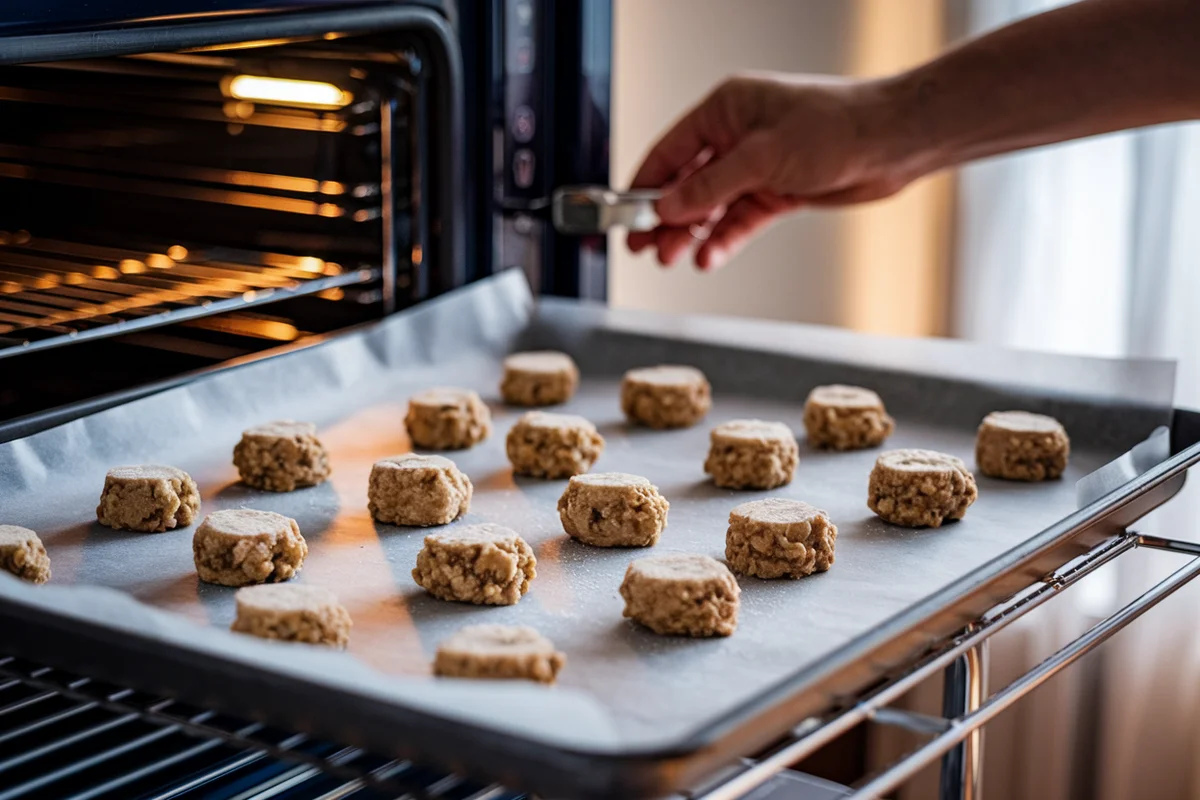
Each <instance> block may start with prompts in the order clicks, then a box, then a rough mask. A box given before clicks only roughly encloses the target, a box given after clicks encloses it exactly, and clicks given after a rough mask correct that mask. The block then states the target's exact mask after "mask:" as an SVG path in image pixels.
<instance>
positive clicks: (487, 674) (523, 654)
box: [433, 625, 567, 683]
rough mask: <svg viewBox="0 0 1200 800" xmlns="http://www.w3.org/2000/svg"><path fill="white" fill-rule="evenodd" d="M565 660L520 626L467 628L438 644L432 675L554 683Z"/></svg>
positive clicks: (540, 638) (549, 645)
mask: <svg viewBox="0 0 1200 800" xmlns="http://www.w3.org/2000/svg"><path fill="white" fill-rule="evenodd" d="M565 663H567V657H566V656H565V655H563V654H562V653H560V652H558V651H557V650H555V649H554V643H553V642H551V641H550V640H549V639H547V638H546V637H545V636H542V635H541V634H540V633H538V632H537V631H535V630H534V629H533V628H527V627H525V626H523V625H468V626H467V627H465V628H462V629H461V630H459V631H457V632H456V633H454V634H453V635H452V636H450V638H448V639H446V640H445V641H444V642H442V643H441V644H440V645H438V650H437V657H436V658H435V659H434V662H433V674H434V675H441V676H443V677H447V678H491V679H495V678H517V679H523V680H529V681H537V682H539V683H554V679H555V678H556V677H558V672H559V670H561V669H562V668H563V664H565Z"/></svg>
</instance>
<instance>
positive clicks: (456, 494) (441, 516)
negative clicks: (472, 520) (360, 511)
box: [367, 453, 473, 527]
mask: <svg viewBox="0 0 1200 800" xmlns="http://www.w3.org/2000/svg"><path fill="white" fill-rule="evenodd" d="M472 491H473V487H472V486H471V479H470V478H468V477H467V476H466V475H464V474H463V473H462V472H461V471H459V469H458V467H457V466H455V464H454V462H453V461H451V460H450V459H448V458H445V457H443V456H432V455H430V456H423V455H418V454H416V453H407V454H405V455H402V456H392V457H391V458H385V459H383V460H382V461H376V462H375V466H373V467H371V478H370V480H369V481H368V483H367V498H368V502H367V508H369V509H370V511H371V516H372V517H374V518H375V519H377V520H379V521H380V522H390V523H391V524H393V525H416V526H422V527H423V526H426V525H445V524H446V523H447V522H453V521H454V520H456V519H458V518H459V517H461V516H462V515H463V514H465V513H467V511H468V510H469V509H470V508H471V492H472Z"/></svg>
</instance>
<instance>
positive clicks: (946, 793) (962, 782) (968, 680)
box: [876, 639, 989, 800]
mask: <svg viewBox="0 0 1200 800" xmlns="http://www.w3.org/2000/svg"><path fill="white" fill-rule="evenodd" d="M988 644H989V641H988V640H987V639H985V640H984V641H982V642H980V643H979V644H978V645H976V646H975V647H972V648H971V649H970V650H968V651H967V652H965V653H963V654H962V655H961V656H959V657H958V658H956V659H955V660H954V661H953V662H951V664H950V666H948V667H946V669H945V671H944V673H943V674H944V676H945V677H944V681H945V683H944V687H943V701H942V716H943V717H944V718H945V719H947V720H952V719H956V718H958V717H961V716H962V715H963V714H967V713H969V712H971V711H974V710H975V709H977V708H979V706H980V704H982V703H983V701H984V700H985V699H986V698H987V651H988ZM876 719H878V715H876ZM942 732H943V731H938V733H942ZM982 785H983V729H980V730H977V731H975V732H974V733H972V734H971V735H970V736H968V737H967V738H966V739H964V740H963V741H962V742H960V743H959V744H958V745H956V746H955V747H954V748H953V749H952V750H950V752H948V753H946V754H945V755H944V756H942V775H941V785H940V786H939V789H938V796H939V797H940V798H941V800H978V798H979V796H980V789H981V787H982Z"/></svg>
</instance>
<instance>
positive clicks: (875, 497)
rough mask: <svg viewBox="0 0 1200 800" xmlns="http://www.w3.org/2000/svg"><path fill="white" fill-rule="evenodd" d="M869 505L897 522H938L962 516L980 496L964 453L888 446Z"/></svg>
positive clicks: (922, 524)
mask: <svg viewBox="0 0 1200 800" xmlns="http://www.w3.org/2000/svg"><path fill="white" fill-rule="evenodd" d="M867 491H868V496H867V506H868V507H869V508H870V509H871V510H872V511H874V512H875V513H876V514H878V515H879V516H881V517H883V518H884V519H885V520H887V521H888V522H891V523H893V524H895V525H905V526H907V527H909V528H925V527H928V528H937V527H939V526H940V525H941V524H942V522H943V521H945V520H948V519H962V518H963V515H965V514H966V513H967V507H968V506H970V505H971V503H974V502H975V498H976V497H978V496H979V492H978V490H977V489H976V488H975V476H974V475H972V474H971V473H970V471H969V470H968V469H967V467H966V465H965V464H963V462H962V459H960V458H956V457H955V456H950V455H946V454H945V453H938V452H935V451H933V450H889V451H888V452H886V453H883V454H882V455H880V456H879V458H878V459H876V461H875V468H874V469H872V470H871V481H870V486H869V488H868V490H867Z"/></svg>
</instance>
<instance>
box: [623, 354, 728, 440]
mask: <svg viewBox="0 0 1200 800" xmlns="http://www.w3.org/2000/svg"><path fill="white" fill-rule="evenodd" d="M711 407H712V388H711V387H710V386H709V385H708V379H707V378H705V377H704V373H703V372H701V371H700V370H698V369H696V368H695V367H679V366H668V365H663V366H657V367H643V368H642V369H631V370H629V372H626V373H625V379H624V380H623V381H621V410H622V411H623V412H625V416H626V417H628V418H629V421H630V422H637V423H641V424H642V425H646V426H649V427H651V428H686V427H688V426H691V425H695V424H696V423H697V422H699V421H700V420H702V419H703V418H704V415H705V414H707V413H708V409H709V408H711Z"/></svg>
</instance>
